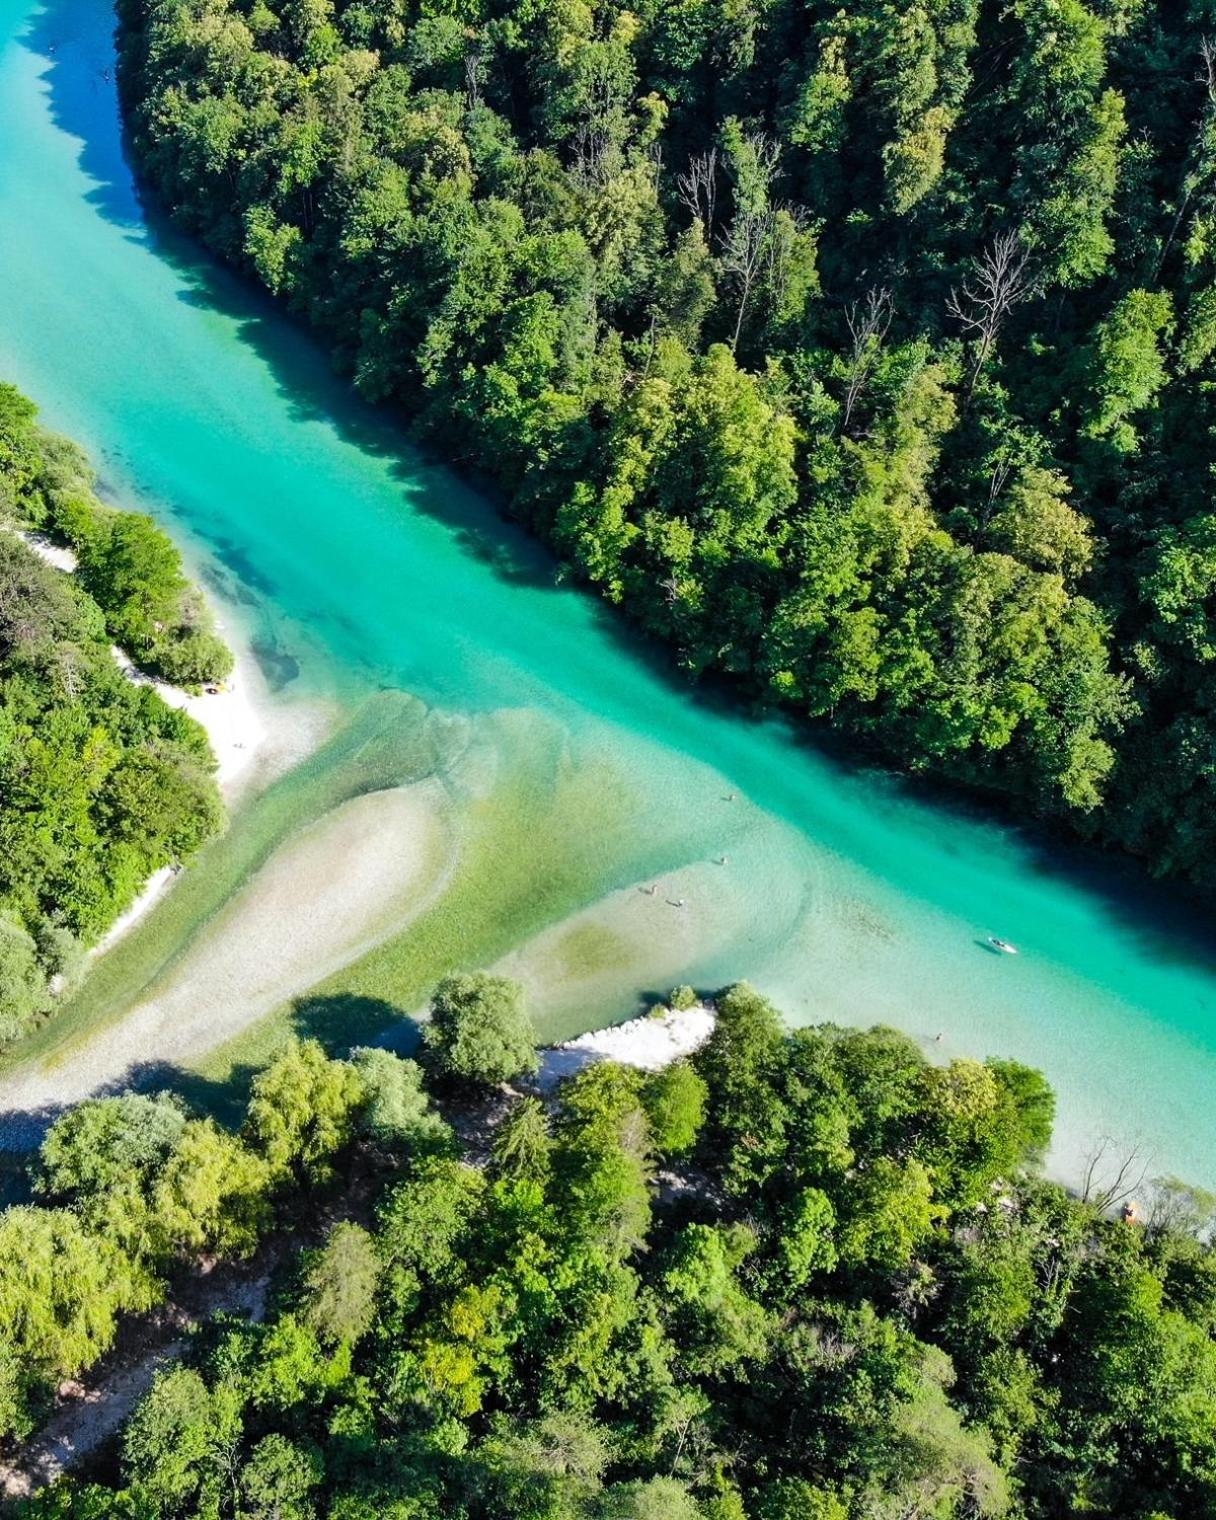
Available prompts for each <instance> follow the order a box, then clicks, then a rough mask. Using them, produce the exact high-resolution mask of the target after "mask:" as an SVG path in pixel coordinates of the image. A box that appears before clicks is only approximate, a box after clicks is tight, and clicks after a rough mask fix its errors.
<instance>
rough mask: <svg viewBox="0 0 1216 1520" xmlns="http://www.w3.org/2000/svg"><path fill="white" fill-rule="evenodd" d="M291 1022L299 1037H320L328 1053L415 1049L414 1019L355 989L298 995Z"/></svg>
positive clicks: (416, 1023) (415, 1025)
mask: <svg viewBox="0 0 1216 1520" xmlns="http://www.w3.org/2000/svg"><path fill="white" fill-rule="evenodd" d="M291 1025H292V1028H293V1030H294V1031H295V1033H296V1034H298V1035H299V1036H300V1038H301V1039H308V1040H319V1041H320V1042H321V1044H322V1045H323V1046H324V1047H325V1049H326V1050H327V1051H328V1052H329V1053H330V1055H345V1054H346V1053H347V1051H349V1050H351V1049H352V1048H353V1047H354V1046H356V1045H381V1046H384V1047H385V1048H386V1049H389V1050H395V1051H397V1052H398V1053H399V1054H400V1055H408V1054H409V1053H410V1052H411V1051H413V1050H415V1049H417V1046H418V1041H419V1038H420V1031H419V1027H418V1022H417V1020H416V1019H413V1018H411V1017H410V1016H409V1015H408V1014H406V1013H405V1012H404V1011H403V1010H402V1009H400V1008H398V1007H397V1006H396V1005H395V1004H393V1003H389V1002H386V1001H385V1000H384V999H383V998H377V997H363V996H361V995H360V994H358V993H354V992H339V993H328V994H324V995H313V996H308V997H302V998H297V999H296V1001H295V1002H294V1003H293V1004H292V1008H291Z"/></svg>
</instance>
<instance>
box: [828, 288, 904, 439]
mask: <svg viewBox="0 0 1216 1520" xmlns="http://www.w3.org/2000/svg"><path fill="white" fill-rule="evenodd" d="M894 315H895V302H894V299H893V297H892V295H891V292H890V290H888V289H887V287H886V286H885V285H872V286H871V287H870V289H869V290H867V291H866V294H865V299H864V301H854V303H853V304H852V306H850V307H849V309H848V311H847V312H846V313H845V321H846V322H847V323H848V325H849V337H850V338H851V339H852V340H853V342H852V347H851V348H850V350H849V383H848V385H847V386H846V388H845V393H844V416H843V418H842V419H841V423H840V430H841V432H842V433H843V432H845V431H846V430H847V429H848V426H849V419H850V418H851V417H852V415H853V408H854V407H855V406H856V405H857V403H858V401H860V400H861V397H862V396H863V395H864V393H865V389H866V387H867V385H869V383H870V376H871V375H872V374H873V373H874V366H875V365H876V364H877V363H878V356H879V354H880V353H881V351H882V345H883V340H884V339H885V338H886V336H887V330H888V329H889V328H890V326H891V319H892V317H894Z"/></svg>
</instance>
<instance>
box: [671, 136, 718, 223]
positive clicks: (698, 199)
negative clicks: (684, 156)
mask: <svg viewBox="0 0 1216 1520" xmlns="http://www.w3.org/2000/svg"><path fill="white" fill-rule="evenodd" d="M676 189H677V190H678V191H679V194H680V204H681V205H683V206H684V207H685V208H686V209H687V210H688V211H689V212H690V213H691V215H692V217H693V219H694V220H695V221H699V222H700V223H701V225H702V226H703V227H704V229H705V240H706V242H708V241H709V239H710V237H711V236H712V233H713V225H714V212H715V210H716V208H717V204H718V150H717V148H710V149H709V150H708V152H705V153H698V154H697V156H696V157H695V158H690V159H689V161H688V168H687V169H686V170H685V171H684V173H683V174H677V175H676Z"/></svg>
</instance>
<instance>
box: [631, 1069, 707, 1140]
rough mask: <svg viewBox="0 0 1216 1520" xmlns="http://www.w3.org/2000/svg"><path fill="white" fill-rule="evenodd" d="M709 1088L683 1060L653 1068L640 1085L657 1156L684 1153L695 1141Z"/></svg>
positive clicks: (702, 1119) (651, 1138)
mask: <svg viewBox="0 0 1216 1520" xmlns="http://www.w3.org/2000/svg"><path fill="white" fill-rule="evenodd" d="M708 1095H709V1090H708V1088H707V1087H706V1085H705V1082H704V1080H703V1079H702V1077H701V1076H700V1075H699V1074H698V1073H697V1071H696V1070H695V1069H694V1068H693V1067H692V1066H690V1065H689V1064H688V1062H687V1061H675V1062H673V1063H672V1065H670V1066H667V1067H665V1068H664V1069H663V1070H662V1071H660V1072H656V1073H655V1075H654V1076H653V1077H651V1078H650V1080H649V1081H648V1082H647V1083H646V1084H645V1086H644V1087H643V1089H642V1105H643V1107H644V1108H645V1110H646V1118H647V1119H648V1120H649V1124H650V1140H651V1144H652V1145H653V1146H654V1149H655V1152H656V1153H657V1154H658V1155H660V1156H684V1155H687V1154H688V1152H689V1151H691V1150H692V1148H693V1146H694V1145H695V1144H696V1143H697V1136H698V1135H699V1134H700V1133H701V1127H702V1125H703V1124H704V1123H705V1105H706V1100H707V1098H708Z"/></svg>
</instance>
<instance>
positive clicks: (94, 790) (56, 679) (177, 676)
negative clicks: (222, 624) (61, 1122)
mask: <svg viewBox="0 0 1216 1520" xmlns="http://www.w3.org/2000/svg"><path fill="white" fill-rule="evenodd" d="M0 529H2V530H3V531H0V1043H5V1042H7V1041H9V1040H11V1039H13V1038H15V1037H16V1036H17V1035H19V1034H20V1033H22V1032H23V1031H24V1030H26V1029H28V1028H29V1026H30V1025H31V1024H32V1023H33V1022H34V1021H35V1020H36V1019H37V1018H38V1017H39V1016H40V1015H41V1014H43V1013H45V1012H46V1011H47V1010H48V1009H49V1007H50V1004H51V1001H52V996H51V987H52V985H54V986H55V987H59V988H61V987H62V986H64V985H67V984H69V983H70V982H71V981H72V980H73V978H74V976H75V975H76V973H77V971H78V970H79V969H80V966H81V962H82V955H83V950H84V948H85V947H86V946H88V945H90V944H92V943H94V942H95V941H96V940H97V939H98V938H99V937H100V936H101V935H102V934H103V933H104V931H105V930H106V929H107V928H108V927H109V926H110V925H111V924H112V923H113V922H114V920H115V919H116V918H117V917H118V915H119V914H120V913H121V912H122V911H123V910H124V909H125V908H127V907H128V906H129V905H130V903H131V902H132V901H133V899H134V898H135V896H136V895H137V893H138V892H139V890H140V888H141V887H142V886H143V885H144V883H145V882H146V881H147V879H148V878H149V876H151V875H152V874H153V872H155V871H156V870H158V869H159V868H161V867H162V866H166V865H170V864H177V863H180V862H181V861H183V860H185V859H187V858H188V857H189V856H190V855H191V854H192V853H193V852H194V851H195V850H196V849H197V848H198V847H199V845H200V844H202V842H203V841H204V840H205V839H207V838H208V837H209V836H210V835H212V834H214V833H215V832H216V830H217V829H218V828H219V826H220V822H221V819H222V810H221V806H220V798H219V793H218V790H217V788H216V785H215V781H214V778H213V774H212V772H213V771H214V768H215V761H214V757H213V756H212V754H211V750H210V747H209V745H208V743H207V739H206V735H205V734H204V732H203V730H202V728H201V727H200V726H199V725H198V724H197V723H196V722H195V721H194V719H193V718H190V717H188V716H186V714H185V713H182V712H179V711H177V710H176V709H175V708H172V707H170V706H169V705H168V704H167V703H165V702H164V701H163V700H162V699H161V697H160V696H159V695H158V694H157V692H156V691H155V690H154V689H153V687H152V686H151V685H136V684H133V683H132V682H131V681H129V680H127V679H125V678H124V676H123V675H122V673H121V671H120V670H119V669H118V667H117V665H116V663H115V661H114V659H113V657H112V655H111V648H110V646H111V644H112V642H114V641H118V642H119V643H121V644H122V645H123V646H124V647H125V648H126V650H127V651H128V652H129V653H130V654H131V656H132V657H133V658H134V659H135V660H136V662H137V663H138V664H139V666H140V667H141V668H142V669H144V670H146V671H148V672H150V673H154V674H156V675H160V676H165V677H167V678H169V679H170V680H174V681H183V682H186V683H188V684H189V683H197V682H199V681H202V680H211V679H216V678H218V677H222V676H223V675H225V674H226V673H227V671H228V669H229V668H230V665H231V656H230V655H229V653H228V651H227V650H226V649H225V647H224V645H223V644H222V643H221V642H220V640H219V639H218V637H217V636H216V634H215V631H214V629H213V627H212V625H211V620H210V616H209V614H208V612H207V611H206V609H205V608H204V607H203V605H202V603H201V600H200V599H199V598H198V596H197V593H195V592H194V591H193V590H192V588H191V587H190V586H189V584H188V582H187V581H186V579H185V577H184V576H183V574H182V565H181V557H180V555H179V554H178V552H177V549H176V548H175V547H174V545H173V543H172V541H171V540H170V539H169V537H168V536H167V535H166V534H165V533H164V532H162V530H161V529H159V528H158V527H156V525H155V524H154V523H153V522H152V521H151V519H150V518H147V517H142V516H137V515H135V514H134V513H127V512H119V511H116V510H114V509H113V508H110V507H107V506H104V505H103V504H102V503H101V502H100V501H99V500H98V499H97V497H96V496H95V495H94V494H93V490H92V472H91V470H90V469H89V466H88V463H87V461H86V460H85V459H84V457H83V456H82V454H81V453H80V451H79V450H78V449H77V448H76V447H75V446H74V445H73V444H71V443H69V442H68V441H67V440H65V439H62V438H57V437H54V436H53V435H51V434H49V433H46V432H43V431H42V430H41V429H40V428H38V426H37V425H36V422H35V409H34V406H33V404H32V403H31V402H29V401H28V400H26V399H25V397H23V396H22V395H20V394H19V392H17V391H16V390H14V389H13V388H12V387H11V386H7V385H0ZM30 529H36V530H40V531H45V532H47V533H49V534H50V535H51V536H53V537H54V538H56V539H58V540H59V541H61V542H63V543H66V544H68V545H70V546H71V547H72V548H73V549H74V551H75V552H76V554H77V557H78V560H79V572H78V574H77V575H75V576H69V575H65V574H63V573H62V572H61V571H59V570H56V569H53V568H51V567H50V566H48V565H47V564H45V563H44V562H43V561H42V560H41V559H40V558H39V557H38V555H37V554H36V553H35V552H34V551H33V549H31V548H30V547H29V546H28V545H27V544H26V543H25V542H23V541H22V539H21V537H20V536H19V532H20V531H23V530H30Z"/></svg>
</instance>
